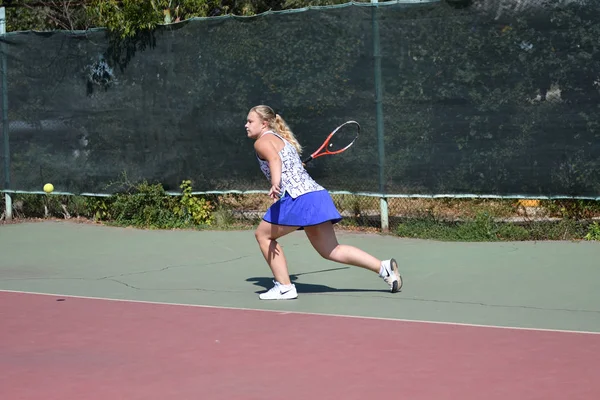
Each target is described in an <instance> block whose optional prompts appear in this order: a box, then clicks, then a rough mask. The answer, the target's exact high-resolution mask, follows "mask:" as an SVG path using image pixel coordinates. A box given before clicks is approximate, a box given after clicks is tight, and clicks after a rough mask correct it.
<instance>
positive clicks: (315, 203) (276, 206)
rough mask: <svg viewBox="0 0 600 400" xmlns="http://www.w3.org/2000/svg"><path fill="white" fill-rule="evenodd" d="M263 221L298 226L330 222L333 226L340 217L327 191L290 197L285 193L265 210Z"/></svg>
mask: <svg viewBox="0 0 600 400" xmlns="http://www.w3.org/2000/svg"><path fill="white" fill-rule="evenodd" d="M263 219H264V220H265V221H267V222H269V223H271V224H275V225H286V226H298V227H300V228H303V227H305V226H312V225H319V224H322V223H323V222H327V221H331V223H333V224H335V223H338V222H340V221H341V220H342V216H341V215H340V213H339V212H338V210H337V209H336V208H335V204H333V200H332V199H331V196H330V195H329V192H328V191H327V190H318V191H316V192H309V193H306V194H303V195H300V196H298V197H296V198H295V199H294V198H293V197H291V196H290V195H289V194H288V193H287V192H285V193H284V195H283V197H282V198H281V199H279V200H277V202H275V203H273V205H272V206H271V207H269V209H268V210H267V212H266V214H265V215H264V217H263Z"/></svg>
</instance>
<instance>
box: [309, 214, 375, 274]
mask: <svg viewBox="0 0 600 400" xmlns="http://www.w3.org/2000/svg"><path fill="white" fill-rule="evenodd" d="M304 230H305V232H306V236H307V237H308V240H310V243H311V244H312V246H313V247H314V248H315V250H317V252H318V253H319V254H320V255H321V257H323V258H325V259H327V260H331V261H335V262H338V263H342V264H348V265H354V266H356V267H361V268H366V269H369V270H371V271H373V272H377V273H379V270H380V268H381V260H379V259H377V258H375V257H373V256H372V255H370V254H369V253H367V252H364V251H362V250H361V249H358V248H356V247H353V246H348V245H345V244H339V243H338V241H337V238H336V236H335V231H334V230H333V224H332V223H331V222H325V223H323V224H320V225H315V226H309V227H306V228H304Z"/></svg>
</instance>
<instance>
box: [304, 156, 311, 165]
mask: <svg viewBox="0 0 600 400" xmlns="http://www.w3.org/2000/svg"><path fill="white" fill-rule="evenodd" d="M312 159H313V156H308V157H307V158H305V159H304V160H303V161H302V162H303V163H304V164H306V163H308V162H309V161H310V160H312Z"/></svg>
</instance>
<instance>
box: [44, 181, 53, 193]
mask: <svg viewBox="0 0 600 400" xmlns="http://www.w3.org/2000/svg"><path fill="white" fill-rule="evenodd" d="M53 190H54V186H53V185H52V184H51V183H46V184H45V185H44V192H46V193H52V191H53Z"/></svg>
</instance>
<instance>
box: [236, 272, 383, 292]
mask: <svg viewBox="0 0 600 400" xmlns="http://www.w3.org/2000/svg"><path fill="white" fill-rule="evenodd" d="M350 268H351V267H340V268H330V269H326V270H321V271H311V272H304V273H298V274H290V280H291V281H292V283H293V284H294V285H296V290H297V291H298V292H300V293H306V294H310V293H360V292H365V293H368V292H372V293H377V292H379V293H386V292H389V290H377V289H350V288H344V289H338V288H335V287H331V286H327V285H321V284H314V283H302V282H298V279H299V277H300V276H304V275H312V274H320V273H324V272H332V271H340V270H347V269H350ZM246 281H248V282H252V283H253V284H254V285H256V286H259V287H260V288H261V290H257V291H256V293H261V292H263V291H265V290H269V289H271V287H273V278H272V277H253V278H248V279H246Z"/></svg>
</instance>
